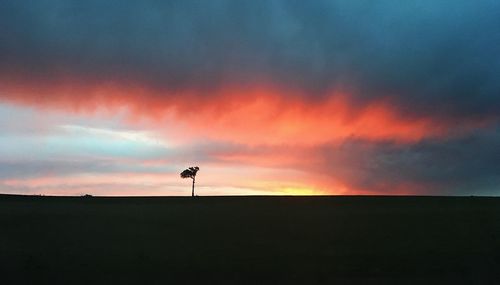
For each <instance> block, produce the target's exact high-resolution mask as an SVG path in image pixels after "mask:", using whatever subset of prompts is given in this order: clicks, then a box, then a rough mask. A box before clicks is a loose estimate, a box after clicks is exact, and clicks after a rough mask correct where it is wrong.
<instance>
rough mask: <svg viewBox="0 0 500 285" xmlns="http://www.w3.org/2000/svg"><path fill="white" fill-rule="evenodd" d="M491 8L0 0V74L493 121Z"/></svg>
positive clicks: (494, 25)
mask: <svg viewBox="0 0 500 285" xmlns="http://www.w3.org/2000/svg"><path fill="white" fill-rule="evenodd" d="M499 10H500V3H498V1H488V0H484V1H475V2H471V1H430V0H429V1H395V0H385V1H377V2H373V1H319V0H318V1H238V0H237V1H224V0H222V1H220V0H216V1H92V0H91V1H57V0H50V1H49V0H46V1H2V2H1V3H0V69H2V70H6V69H7V70H16V71H17V72H20V73H25V74H29V76H30V77H31V78H37V77H39V78H41V79H42V81H54V82H57V80H59V79H61V78H67V77H68V76H75V77H79V78H84V79H83V80H84V81H86V82H91V81H97V82H109V81H114V80H116V81H126V80H138V81H140V82H143V83H145V84H148V85H151V86H156V87H158V88H168V89H177V88H181V89H182V88H186V87H191V88H192V87H196V88H200V89H206V88H209V87H216V86H219V85H221V84H224V83H227V82H230V83H233V84H234V83H236V84H252V83H255V82H257V81H262V80H268V81H272V82H273V83H276V84H282V85H286V86H295V87H296V88H297V89H301V90H304V91H305V92H306V93H307V94H308V95H309V96H314V95H318V94H319V95H321V94H322V93H323V91H325V90H328V89H330V88H342V89H347V90H350V91H351V92H352V93H353V94H355V96H356V98H358V99H359V100H361V102H362V101H363V100H371V99H373V98H378V97H380V96H390V97H392V98H393V100H395V101H397V102H399V104H400V105H401V108H402V109H403V110H404V111H405V112H407V113H408V114H411V113H418V114H422V113H423V114H427V115H435V116H438V115H446V116H453V117H461V116H467V117H470V116H479V117H481V116H495V114H498V113H499V112H500V101H499V98H500V95H499V94H500V82H499V81H498V80H497V78H498V77H499V75H500V56H499V54H498V48H497V47H498V46H500V28H499V27H500V17H498V11H499ZM4 76H5V75H4ZM207 93H209V92H207ZM313 98H315V97H313Z"/></svg>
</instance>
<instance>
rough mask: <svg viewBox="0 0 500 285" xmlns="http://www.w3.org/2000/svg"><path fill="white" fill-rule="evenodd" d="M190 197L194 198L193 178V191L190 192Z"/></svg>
mask: <svg viewBox="0 0 500 285" xmlns="http://www.w3.org/2000/svg"><path fill="white" fill-rule="evenodd" d="M191 197H194V178H193V189H192V190H191Z"/></svg>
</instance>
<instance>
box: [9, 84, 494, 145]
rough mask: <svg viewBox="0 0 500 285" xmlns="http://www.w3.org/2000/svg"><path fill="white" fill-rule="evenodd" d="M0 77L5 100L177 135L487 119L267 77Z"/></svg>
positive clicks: (339, 134)
mask: <svg viewBox="0 0 500 285" xmlns="http://www.w3.org/2000/svg"><path fill="white" fill-rule="evenodd" d="M8 79H9V81H6V80H5V79H4V80H2V81H1V82H0V91H1V92H2V94H1V96H2V98H3V99H4V100H8V101H10V102H15V103H20V104H29V105H34V106H38V107H43V108H47V107H50V108H59V109H64V110H69V111H74V112H93V111H94V110H96V109H98V108H100V109H102V108H104V109H107V110H109V112H110V113H112V112H113V111H114V110H116V109H117V108H127V109H128V110H129V111H130V116H129V122H130V123H131V124H135V123H138V122H144V121H145V122H146V123H148V124H151V126H153V127H155V128H158V129H160V130H162V129H163V130H164V132H168V133H169V134H174V136H175V137H176V138H178V139H180V140H189V139H201V138H203V139H212V140H221V141H228V142H233V143H242V144H247V145H263V144H265V145H317V144H323V143H332V142H333V143H334V142H336V141H341V140H343V139H346V138H360V139H365V140H392V141H396V142H402V143H404V142H415V141H418V140H420V139H423V138H428V137H438V138H439V137H446V136H449V135H450V134H453V133H455V132H457V131H463V130H469V129H474V128H477V127H481V126H483V125H485V124H487V123H488V121H487V120H484V119H474V120H471V119H464V120H463V121H461V120H457V119H450V118H438V117H436V116H434V117H426V116H421V117H416V116H411V117H407V116H405V114H404V113H402V112H401V111H400V110H399V109H398V107H397V105H395V104H394V103H393V102H391V101H390V100H388V99H382V100H378V101H369V102H364V103H355V102H354V101H353V99H352V96H350V95H349V94H347V93H342V92H337V91H332V92H331V93H330V95H329V96H322V97H315V96H305V94H301V93H300V92H296V91H294V90H291V89H289V88H285V87H277V86H273V85H265V84H263V85H260V86H250V87H242V86H231V85H228V86H224V87H221V88H219V89H212V90H155V89H152V88H148V87H143V86H141V85H140V84H138V83H134V82H131V83H128V84H121V83H120V84H118V83H116V82H108V83H106V82H104V83H103V82H101V83H92V82H90V83H85V82H82V81H81V80H80V81H78V80H73V79H68V80H59V81H58V82H57V83H50V82H49V83H47V82H43V81H40V82H38V81H37V82H33V81H29V82H25V81H23V80H22V79H19V78H16V77H10V78H8Z"/></svg>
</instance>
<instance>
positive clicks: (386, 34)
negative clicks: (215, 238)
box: [0, 0, 500, 195]
mask: <svg viewBox="0 0 500 285" xmlns="http://www.w3.org/2000/svg"><path fill="white" fill-rule="evenodd" d="M189 166H199V167H200V171H199V173H198V176H197V187H198V188H197V193H198V194H199V195H261V194H264V195H267V194H271V195H283V194H286V195H289V194H290V195H313V194H321V195H324V194H334V195H343V194H377V195H378V194H380V195H392V194H398V195H401V194H416V195H498V194H500V186H499V185H500V2H499V1H494V0H492V1H487V0H481V1H465V0H464V1H460V0H457V1H452V0H449V1H447V0H442V1H435V0H427V1H426V0H423V1H411V0H410V1H399V0H391V1H389V0H380V1H370V0H366V1H363V0H356V1H347V0H346V1H319V0H318V1H315V0H312V1H302V0H298V1H293V0H289V1H279V0H269V1H267V0H266V1H264V0H262V1H259V0H252V1H241V0H227V1H218V0H211V1H202V0H199V1H188V0H181V1H132V0H130V1H127V0H119V1H118V0H116V1H112V0H110V1H102V0H95V1H93V0H85V1H68V0H64V1H62V0H61V1H50V0H37V1H29V0H26V1H16V0H12V1H8V0H5V1H0V193H16V194H45V195H82V194H85V193H88V194H92V195H190V194H191V192H190V183H191V182H190V181H188V180H183V179H181V178H180V177H179V173H180V172H181V171H182V170H184V169H185V168H187V167H189Z"/></svg>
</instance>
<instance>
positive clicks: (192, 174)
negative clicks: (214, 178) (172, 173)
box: [181, 166, 200, 197]
mask: <svg viewBox="0 0 500 285" xmlns="http://www.w3.org/2000/svg"><path fill="white" fill-rule="evenodd" d="M198 170H200V168H199V167H198V166H195V167H190V168H188V169H186V170H184V171H182V172H181V178H191V179H193V188H192V191H191V196H192V197H194V181H195V180H196V173H197V172H198Z"/></svg>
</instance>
